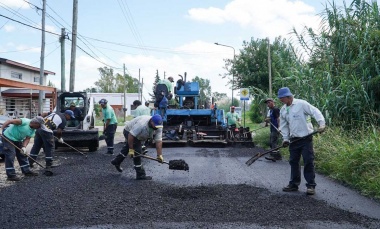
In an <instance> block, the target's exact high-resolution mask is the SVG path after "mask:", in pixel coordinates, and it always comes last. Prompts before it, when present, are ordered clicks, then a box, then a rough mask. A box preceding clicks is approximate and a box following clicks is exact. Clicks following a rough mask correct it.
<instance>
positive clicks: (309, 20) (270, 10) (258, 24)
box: [188, 0, 320, 38]
mask: <svg viewBox="0 0 380 229" xmlns="http://www.w3.org/2000/svg"><path fill="white" fill-rule="evenodd" d="M188 14H189V15H188V16H189V17H190V18H192V19H194V20H197V21H203V22H208V23H226V22H233V23H237V24H239V25H240V26H241V27H243V28H253V29H254V30H255V32H257V33H256V34H257V37H271V38H273V37H276V36H279V35H281V36H286V35H287V34H288V33H289V32H290V31H291V29H292V28H293V27H295V28H296V29H297V30H299V29H300V28H301V27H302V26H304V25H308V26H311V27H313V28H318V24H319V21H320V19H319V16H316V11H315V9H314V8H313V7H312V6H310V5H307V4H306V3H304V2H302V1H290V0H234V1H232V2H230V3H229V4H227V5H226V6H225V7H224V9H218V8H208V9H204V8H193V9H190V10H189V12H188Z"/></svg>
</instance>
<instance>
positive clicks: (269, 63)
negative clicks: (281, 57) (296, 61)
mask: <svg viewBox="0 0 380 229" xmlns="http://www.w3.org/2000/svg"><path fill="white" fill-rule="evenodd" d="M268 72H269V97H272V63H271V58H270V42H269V37H268Z"/></svg>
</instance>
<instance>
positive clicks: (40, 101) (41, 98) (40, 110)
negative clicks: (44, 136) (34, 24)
mask: <svg viewBox="0 0 380 229" xmlns="http://www.w3.org/2000/svg"><path fill="white" fill-rule="evenodd" d="M45 13H46V0H43V1H42V41H41V61H40V85H44V76H45V73H44V71H45V70H44V67H45ZM38 94H39V96H38V113H40V114H42V113H43V101H44V99H45V92H44V91H42V90H40V91H39V93H38Z"/></svg>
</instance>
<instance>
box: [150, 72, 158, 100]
mask: <svg viewBox="0 0 380 229" xmlns="http://www.w3.org/2000/svg"><path fill="white" fill-rule="evenodd" d="M160 80H161V79H160V75H159V74H158V69H157V70H156V76H155V78H154V83H153V87H152V91H153V93H152V94H151V93H149V95H150V97H151V101H156V96H155V94H154V93H155V91H156V86H157V83H158V82H159V81H160Z"/></svg>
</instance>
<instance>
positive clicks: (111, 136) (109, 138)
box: [105, 124, 117, 153]
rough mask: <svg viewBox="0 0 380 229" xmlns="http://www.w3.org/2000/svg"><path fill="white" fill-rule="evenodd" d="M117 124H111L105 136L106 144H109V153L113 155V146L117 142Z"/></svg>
mask: <svg viewBox="0 0 380 229" xmlns="http://www.w3.org/2000/svg"><path fill="white" fill-rule="evenodd" d="M116 128H117V125H116V124H110V125H108V126H107V128H106V130H105V132H106V133H105V135H106V139H105V141H106V144H107V151H108V152H112V153H113V144H114V140H115V133H116Z"/></svg>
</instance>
